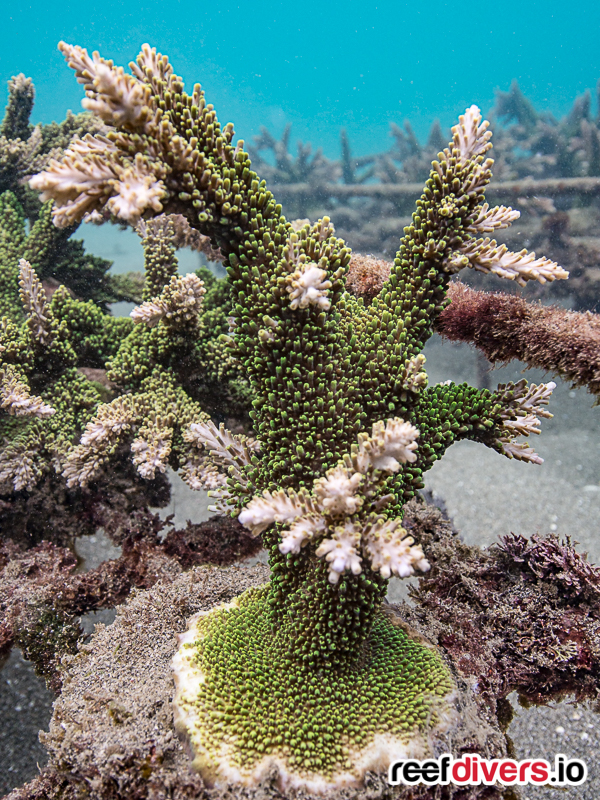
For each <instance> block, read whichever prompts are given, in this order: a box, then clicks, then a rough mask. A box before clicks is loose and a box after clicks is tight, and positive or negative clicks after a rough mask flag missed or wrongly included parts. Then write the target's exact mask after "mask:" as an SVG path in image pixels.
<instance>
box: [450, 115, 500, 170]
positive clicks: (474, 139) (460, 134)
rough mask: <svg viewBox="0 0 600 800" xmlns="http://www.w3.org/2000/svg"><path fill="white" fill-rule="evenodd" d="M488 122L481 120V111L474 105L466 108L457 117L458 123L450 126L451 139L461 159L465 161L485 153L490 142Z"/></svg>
mask: <svg viewBox="0 0 600 800" xmlns="http://www.w3.org/2000/svg"><path fill="white" fill-rule="evenodd" d="M489 127H490V123H489V122H488V121H487V120H483V122H482V121H481V111H480V110H479V108H478V107H477V106H475V105H473V106H470V107H469V108H467V110H466V111H465V113H464V114H461V115H460V116H459V118H458V125H454V127H453V128H452V141H453V144H454V147H455V148H456V149H457V150H458V151H459V153H460V155H461V157H462V159H463V161H465V162H467V161H470V160H471V159H473V158H477V156H482V155H485V153H487V151H488V150H489V149H490V148H491V146H492V144H491V142H490V139H491V138H492V132H491V131H489V130H488V128H489Z"/></svg>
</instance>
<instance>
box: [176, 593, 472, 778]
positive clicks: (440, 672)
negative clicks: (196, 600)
mask: <svg viewBox="0 0 600 800" xmlns="http://www.w3.org/2000/svg"><path fill="white" fill-rule="evenodd" d="M268 606H269V586H268V585H267V586H265V587H261V588H259V589H249V590H248V591H247V592H245V593H244V594H243V595H241V596H240V597H238V598H236V599H235V600H234V601H233V602H232V603H229V604H227V605H225V606H223V607H221V608H217V609H214V610H213V611H211V612H204V611H202V612H199V613H198V614H196V615H195V616H194V617H192V619H191V620H190V621H189V627H188V630H187V632H186V633H185V634H183V636H180V637H179V641H180V649H179V651H178V652H177V655H176V656H175V659H174V673H175V685H176V697H175V703H174V707H175V721H176V725H177V728H178V729H179V730H180V731H181V732H182V733H183V734H184V735H185V736H187V737H189V740H190V744H191V747H192V750H193V754H194V766H195V767H196V769H197V770H198V771H199V772H200V774H201V775H202V778H203V780H204V781H205V783H207V784H209V785H217V786H223V785H225V784H226V783H228V782H231V783H240V784H247V785H256V784H257V783H259V782H260V780H261V779H263V778H265V777H266V776H267V775H268V774H269V773H270V772H271V770H272V769H273V767H276V768H277V771H278V774H279V782H280V784H281V785H282V787H283V788H288V787H299V786H302V787H304V788H305V789H306V790H307V791H310V792H315V793H321V792H325V791H327V790H330V789H334V788H341V787H344V786H356V785H360V784H361V783H362V781H363V779H364V775H365V773H366V772H368V771H374V772H385V771H386V770H387V769H388V767H389V765H390V763H392V762H393V761H394V760H397V759H398V758H407V757H410V758H426V757H427V756H428V755H431V753H432V743H431V741H432V739H433V738H434V737H435V735H437V734H439V733H441V732H444V731H445V730H447V729H449V728H451V727H452V726H453V723H455V721H456V719H455V718H456V711H455V710H454V709H453V707H452V699H453V698H452V693H453V689H454V681H453V679H452V676H451V674H450V671H449V669H448V667H447V666H446V665H445V664H444V662H443V661H442V659H441V657H440V656H439V654H438V653H436V652H435V650H434V649H433V648H432V647H430V646H428V645H427V644H426V643H425V642H424V641H423V639H422V638H421V637H418V636H417V637H415V635H414V633H413V635H411V633H410V632H409V631H408V630H407V628H406V626H404V625H403V624H402V623H401V622H400V619H399V618H398V617H397V616H396V615H395V614H394V613H393V612H392V611H391V610H390V609H389V607H388V608H386V609H385V610H384V611H381V612H380V613H379V614H378V615H377V616H376V618H375V622H374V625H373V629H372V632H371V636H370V639H369V641H368V642H367V645H366V647H365V648H364V651H363V653H361V657H360V658H358V659H357V660H356V661H354V662H353V663H348V664H345V665H343V666H341V667H340V666H338V667H337V668H336V667H332V666H329V667H324V668H323V669H322V670H319V671H318V672H316V673H315V671H314V670H313V669H311V668H310V667H309V666H307V665H306V664H304V663H302V662H301V661H298V660H297V659H296V658H294V653H293V652H292V651H291V649H290V645H289V641H290V640H289V632H288V631H285V630H283V631H282V630H281V629H280V630H278V631H277V632H276V633H273V632H272V630H270V624H269V616H268Z"/></svg>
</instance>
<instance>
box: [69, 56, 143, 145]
mask: <svg viewBox="0 0 600 800" xmlns="http://www.w3.org/2000/svg"><path fill="white" fill-rule="evenodd" d="M58 47H59V50H60V51H61V53H62V54H63V55H64V57H65V58H66V59H67V63H68V64H69V66H70V67H71V69H73V70H75V74H76V76H77V81H78V82H79V83H82V84H84V86H85V93H86V98H85V100H83V101H82V105H83V107H84V108H86V109H87V110H88V111H92V112H93V113H94V114H97V115H98V116H99V117H100V118H101V119H102V120H103V121H104V122H106V123H107V124H108V125H112V126H114V127H125V128H128V129H129V130H132V131H144V130H145V127H146V123H147V122H148V120H149V119H150V116H151V115H150V108H149V107H150V105H151V93H150V87H149V86H146V85H145V84H144V83H143V82H142V81H140V80H139V79H138V78H137V77H135V76H133V75H126V74H125V72H124V71H123V68H122V67H115V66H114V65H113V62H112V61H107V60H106V59H104V58H102V57H101V56H100V54H99V53H97V52H94V53H93V54H92V57H91V58H90V56H89V55H88V52H87V50H85V49H84V48H83V47H79V46H78V45H70V44H67V43H66V42H60V43H59V45H58ZM146 47H147V45H146Z"/></svg>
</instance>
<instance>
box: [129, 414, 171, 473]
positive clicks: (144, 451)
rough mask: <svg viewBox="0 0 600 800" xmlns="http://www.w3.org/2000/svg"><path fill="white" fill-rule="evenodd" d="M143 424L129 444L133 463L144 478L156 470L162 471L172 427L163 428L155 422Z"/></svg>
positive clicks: (166, 458) (164, 467)
mask: <svg viewBox="0 0 600 800" xmlns="http://www.w3.org/2000/svg"><path fill="white" fill-rule="evenodd" d="M154 422H155V424H154V425H150V424H145V425H144V426H143V427H142V428H141V429H140V431H139V432H138V435H137V437H136V438H135V439H134V441H133V442H132V444H131V452H132V453H133V454H134V455H133V459H132V460H133V463H134V464H135V465H136V467H137V471H138V472H139V474H140V475H141V476H142V478H146V480H151V479H152V478H154V477H155V476H156V471H157V470H158V471H159V472H164V471H165V470H166V468H167V461H168V459H169V456H170V454H171V444H172V440H173V430H172V428H163V427H161V426H160V425H158V424H157V423H156V420H154Z"/></svg>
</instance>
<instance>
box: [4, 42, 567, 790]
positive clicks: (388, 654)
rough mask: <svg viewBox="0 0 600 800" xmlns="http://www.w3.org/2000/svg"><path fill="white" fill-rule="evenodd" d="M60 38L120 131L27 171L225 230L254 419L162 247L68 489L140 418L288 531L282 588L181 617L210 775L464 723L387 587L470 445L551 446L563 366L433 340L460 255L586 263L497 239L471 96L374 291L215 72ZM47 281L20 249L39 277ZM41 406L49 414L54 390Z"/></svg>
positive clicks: (506, 449) (537, 270)
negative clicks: (299, 219) (185, 379)
mask: <svg viewBox="0 0 600 800" xmlns="http://www.w3.org/2000/svg"><path fill="white" fill-rule="evenodd" d="M61 49H62V51H63V53H64V54H65V56H66V58H67V60H68V61H69V64H70V66H71V67H72V68H73V69H74V70H75V72H76V75H77V79H78V80H79V82H80V83H82V84H83V85H84V87H85V92H86V99H85V100H84V106H85V107H86V109H88V110H89V111H92V112H93V113H94V114H95V115H96V116H97V117H99V118H100V119H101V120H102V123H103V125H104V127H103V129H102V130H101V131H99V132H97V133H94V134H90V135H86V136H84V137H83V138H80V137H76V138H75V139H74V140H73V141H72V142H71V144H70V146H69V148H68V149H67V150H66V152H65V153H64V154H63V155H62V156H61V157H60V158H59V159H53V160H51V161H50V162H49V164H48V166H47V167H46V168H45V169H44V170H43V171H41V172H40V173H39V174H37V175H36V176H35V177H34V178H32V179H31V181H30V186H31V187H32V188H34V189H36V190H39V191H41V192H42V195H41V197H42V200H43V201H49V200H53V201H54V209H53V215H54V223H55V225H56V226H58V227H59V228H61V227H65V226H69V225H73V224H76V223H77V222H79V221H80V220H81V219H82V218H83V217H84V216H86V215H100V216H102V215H106V214H112V215H114V216H116V217H118V218H119V219H122V220H124V221H127V222H129V223H131V224H135V223H137V222H138V221H139V220H140V219H141V218H145V219H150V218H152V217H156V216H157V215H159V214H162V213H166V214H169V215H170V214H176V215H181V216H182V217H184V218H185V220H186V221H187V223H188V225H189V226H190V227H191V228H192V229H194V230H196V231H198V232H199V233H200V234H201V235H203V236H206V237H208V238H209V240H210V242H211V245H212V247H214V248H218V249H219V251H220V253H221V254H222V256H223V259H224V264H225V266H226V268H227V273H228V277H229V284H230V287H231V299H232V315H231V316H232V319H231V320H230V326H229V330H228V332H227V333H226V334H224V335H223V336H221V338H220V339H219V340H218V343H219V346H221V347H223V348H227V351H226V352H227V353H228V358H230V359H231V361H232V363H237V364H240V365H241V368H242V370H243V373H244V375H245V376H246V378H247V380H248V383H249V387H250V389H249V391H250V396H249V397H250V402H251V409H252V410H251V411H250V418H251V420H252V427H253V431H254V434H255V436H254V438H247V437H245V436H241V435H236V434H233V433H230V432H229V431H228V430H226V429H225V427H224V426H223V425H221V426H219V427H218V428H217V426H216V425H215V424H214V423H213V422H211V421H209V420H208V417H207V416H206V415H205V411H204V409H203V408H201V404H200V403H199V402H198V401H196V400H193V399H191V398H190V395H189V394H188V392H187V391H186V390H185V387H183V386H182V385H181V382H178V380H177V379H175V378H174V365H173V360H175V361H177V362H180V361H181V354H180V352H179V351H178V350H177V348H178V347H179V346H181V347H184V348H185V347H186V346H187V347H189V344H188V345H184V344H183V342H184V341H186V342H189V340H190V339H198V338H200V332H199V328H198V327H197V326H198V314H199V309H200V307H201V303H202V300H203V293H204V287H203V286H202V284H201V282H200V281H199V280H198V279H197V278H196V277H195V276H187V277H186V278H179V277H177V276H176V275H175V272H174V270H173V268H172V267H170V266H169V265H167V266H159V265H158V261H157V263H156V265H155V267H154V268H153V270H150V272H149V277H147V283H146V289H145V294H144V303H143V304H142V305H141V306H140V307H139V308H138V309H136V311H135V312H134V313H133V314H132V317H133V320H134V323H135V327H134V329H133V330H132V331H131V332H130V333H129V335H128V338H127V339H126V342H127V346H126V349H125V350H124V349H123V348H124V347H125V345H122V346H121V354H120V355H119V354H117V356H116V357H115V359H114V361H113V362H112V363H113V367H112V370H113V373H114V379H115V380H117V381H119V380H120V382H121V384H122V386H123V388H124V389H126V390H127V391H125V393H123V394H122V395H121V396H119V397H118V398H116V399H115V400H113V401H112V402H111V403H109V404H105V405H103V406H100V408H99V409H98V410H97V412H96V415H95V416H94V417H93V419H90V421H88V422H87V425H86V427H85V429H84V431H83V434H82V436H81V441H80V443H79V445H78V446H77V447H76V448H75V449H74V450H72V451H71V452H70V454H69V455H68V456H67V459H66V466H64V472H65V474H66V475H67V479H68V481H69V482H70V483H72V484H75V483H77V482H78V483H80V484H85V483H86V482H87V481H88V480H89V479H90V478H91V477H93V476H94V475H95V473H96V471H97V470H98V469H99V468H100V467H101V464H102V462H103V460H104V459H105V457H107V455H110V452H111V450H114V448H116V447H117V446H118V444H119V443H120V442H121V441H122V439H123V437H124V436H129V437H130V438H131V435H132V433H133V434H135V438H134V440H133V444H132V448H131V449H132V450H133V452H134V462H135V463H136V465H137V467H138V470H139V471H140V472H141V474H142V475H146V476H150V475H152V474H153V473H154V471H155V470H156V469H160V467H161V466H162V465H164V464H165V462H166V460H167V459H168V458H170V457H171V456H170V454H171V453H174V454H176V462H175V463H178V464H181V465H182V468H183V473H184V475H185V476H186V477H187V479H188V481H189V482H190V483H191V484H192V485H195V486H201V485H204V486H208V487H210V488H211V489H212V494H213V496H214V498H215V500H216V505H215V510H216V511H217V512H219V513H221V514H229V515H231V516H238V517H239V520H240V522H242V523H243V524H244V525H245V526H247V527H248V528H249V529H250V530H251V531H252V532H253V533H254V534H255V535H256V536H258V535H261V536H262V540H263V543H264V545H265V547H266V548H267V549H268V551H269V560H270V566H271V574H272V577H271V581H270V583H269V584H267V585H265V586H263V587H261V588H258V589H251V590H249V591H247V592H246V593H245V594H244V595H242V596H240V597H238V598H237V599H235V600H234V601H233V602H232V603H230V604H229V605H227V606H224V607H218V608H215V609H214V610H212V611H210V612H203V613H201V614H199V615H198V616H197V617H195V618H193V619H192V620H191V621H190V626H189V630H188V632H187V633H186V634H185V635H184V636H183V637H182V643H181V647H180V650H179V652H178V654H177V656H176V659H175V677H176V682H177V696H176V701H175V702H176V714H177V719H178V725H179V726H180V728H181V730H182V731H184V732H185V733H186V735H187V736H188V737H189V739H190V741H191V745H192V748H193V751H194V756H195V761H194V763H195V765H196V767H197V769H198V770H199V771H200V773H201V775H202V777H203V779H204V780H205V782H206V783H208V784H209V785H210V784H213V783H216V784H223V783H225V782H226V781H228V780H234V781H236V782H241V783H248V784H251V783H255V782H257V781H258V780H259V779H260V778H261V777H262V776H263V775H265V773H266V772H267V771H268V770H269V769H270V768H271V767H272V765H273V764H275V765H277V767H278V770H279V775H280V779H281V781H282V783H283V784H284V785H289V786H304V787H307V788H309V789H310V790H313V791H320V790H324V789H326V788H328V787H336V786H344V785H348V784H357V783H360V782H361V780H362V779H363V778H364V775H365V773H366V771H368V770H370V769H383V768H385V767H386V766H387V764H388V763H389V761H390V759H392V758H397V757H399V756H400V755H402V753H410V754H412V755H417V754H421V753H423V754H424V753H427V752H429V751H430V749H431V748H432V747H433V740H434V737H435V736H436V734H437V733H439V732H441V731H443V730H445V729H447V728H448V727H451V726H452V724H453V722H454V720H455V717H456V711H455V710H454V708H453V693H454V690H455V686H454V681H453V677H452V674H451V672H450V670H449V668H448V667H447V666H446V664H445V662H444V660H443V659H442V658H441V656H440V654H439V653H438V652H437V651H436V650H435V649H433V648H432V647H431V646H429V645H428V644H427V643H425V642H423V641H422V640H420V639H419V638H418V637H416V636H415V635H413V634H412V633H411V631H410V629H408V628H407V627H406V626H405V625H403V623H402V621H401V620H399V619H398V618H397V617H395V616H394V615H393V614H391V613H390V612H388V611H387V610H386V608H385V606H384V605H383V600H384V596H385V593H386V587H387V582H388V580H389V578H390V577H391V576H392V575H398V576H400V577H406V576H408V575H411V574H413V572H414V571H415V570H417V571H421V572H425V571H427V570H428V568H429V563H428V561H427V558H426V555H427V554H426V553H424V552H423V550H422V548H421V546H420V545H419V544H415V542H414V541H413V539H412V538H411V537H410V536H409V535H408V534H407V531H406V530H405V529H404V528H403V526H402V513H403V506H404V504H405V503H406V502H407V501H409V500H410V499H411V498H413V497H414V496H415V494H416V492H417V490H418V489H419V488H421V487H422V486H423V479H422V476H423V473H424V472H425V471H426V470H427V469H428V468H430V467H431V465H432V464H433V463H434V462H435V461H436V460H437V459H439V458H441V457H442V456H443V454H444V451H445V450H446V449H447V448H448V447H449V446H450V445H451V444H452V443H453V442H455V441H457V440H459V439H471V440H474V441H478V442H481V443H482V444H485V445H487V446H488V447H491V448H493V449H495V450H497V451H498V452H500V453H502V454H504V455H506V456H508V457H509V458H517V459H521V460H525V461H529V462H532V463H539V462H540V461H541V459H539V457H538V456H537V455H536V454H535V452H534V450H533V449H532V448H531V447H529V446H528V445H527V444H526V443H525V442H523V441H520V439H519V437H521V436H528V435H529V434H532V433H538V432H539V422H540V418H541V417H547V416H549V413H548V411H547V409H546V406H547V404H548V399H549V396H550V394H551V391H552V388H553V386H554V385H553V384H552V383H548V384H541V385H539V386H528V385H527V384H526V382H525V381H521V382H519V383H518V384H516V385H513V384H508V385H503V386H499V387H498V389H497V390H495V391H488V390H485V389H482V390H478V389H475V388H472V387H469V386H467V385H464V384H463V385H455V384H453V383H451V382H448V383H446V384H441V385H437V386H431V387H430V386H428V385H427V375H426V373H425V370H424V357H423V355H422V352H421V351H422V349H423V346H424V344H425V342H426V341H427V339H428V338H429V337H430V336H431V334H432V331H433V326H434V323H435V321H436V319H437V317H438V316H439V315H440V313H441V312H442V310H443V309H444V307H445V305H446V304H447V300H446V292H447V289H448V284H449V281H450V279H451V277H452V276H453V275H454V274H456V273H457V272H458V271H459V270H461V269H463V268H465V267H471V268H474V269H476V270H479V271H481V272H484V273H494V274H497V275H499V276H500V277H504V278H508V279H511V280H514V281H516V282H517V283H519V284H521V285H524V284H525V283H526V282H527V281H529V280H537V281H539V282H542V283H543V282H546V281H553V280H555V279H561V278H566V277H567V273H566V272H565V271H564V270H562V269H561V268H560V267H559V266H557V265H556V264H555V263H553V262H551V261H550V260H548V259H546V258H543V257H542V258H538V257H536V256H535V254H534V253H527V252H526V251H525V250H523V251H521V252H519V253H513V252H510V251H508V250H507V248H506V247H505V246H504V245H498V244H497V243H496V241H495V240H493V239H490V238H489V237H488V236H487V234H489V233H493V232H494V231H496V230H498V229H501V228H505V227H507V226H508V225H510V223H511V222H512V221H513V220H514V219H515V218H516V217H517V216H518V213H517V212H515V211H513V210H512V209H510V208H505V207H503V206H500V207H495V208H490V207H489V206H488V204H487V203H485V200H484V191H485V188H486V186H487V184H488V183H489V180H490V178H491V165H492V161H491V160H490V159H489V158H487V157H486V153H487V152H488V150H489V149H490V147H491V143H490V141H489V139H490V137H491V133H490V131H488V123H487V122H482V120H481V115H480V113H479V110H478V109H477V108H476V107H475V106H472V107H471V108H469V109H467V111H466V113H465V114H464V116H462V117H461V118H460V120H459V124H458V125H457V126H456V127H455V128H453V131H452V141H451V142H450V144H449V145H448V147H447V148H445V149H444V150H443V151H442V152H441V153H439V155H438V160H437V161H434V162H433V166H432V169H431V172H430V175H429V178H428V179H427V182H426V184H425V188H424V191H423V194H422V195H421V198H420V200H418V202H417V209H416V211H415V213H414V214H413V217H412V223H411V224H410V225H409V226H408V227H407V228H406V229H405V232H404V237H403V238H402V241H401V244H400V249H399V251H398V253H397V256H396V259H395V261H394V264H393V266H392V268H391V272H390V274H389V277H388V278H387V280H386V281H385V283H384V284H383V287H382V288H381V291H380V292H379V293H378V294H377V295H376V297H375V298H374V299H373V301H372V302H371V304H370V305H366V304H365V303H364V302H363V301H362V300H360V299H356V298H355V297H353V296H351V295H350V294H349V293H348V292H347V291H346V290H345V278H346V274H347V270H348V266H349V263H350V257H351V253H350V250H349V248H348V247H346V245H345V244H344V242H343V241H342V240H340V239H338V238H336V236H335V233H334V229H333V226H332V224H331V222H330V221H329V219H328V218H323V219H321V220H319V221H318V222H317V223H315V224H313V225H311V224H310V223H306V224H300V225H294V226H293V225H292V224H290V223H289V222H288V221H287V220H286V219H285V217H284V216H283V215H282V209H281V206H280V205H278V204H277V203H276V201H275V199H274V197H273V195H272V194H271V193H270V192H269V191H268V190H267V188H266V184H265V182H264V181H261V180H260V179H259V178H258V176H257V175H256V173H255V172H253V171H252V167H251V163H250V159H249V157H248V155H247V153H246V152H245V150H244V146H243V142H241V141H238V142H237V144H234V143H233V127H232V126H231V125H230V124H228V125H226V126H224V127H221V126H220V125H219V123H218V121H217V118H216V115H215V112H214V110H213V108H212V106H211V105H207V104H206V101H205V99H204V95H203V92H202V90H201V88H200V86H198V85H196V86H195V87H194V89H193V92H192V94H191V95H189V94H187V93H186V92H185V91H184V87H183V84H182V81H181V79H180V78H178V77H177V76H176V75H175V74H174V73H173V71H172V68H171V66H170V64H169V62H168V60H167V59H166V57H164V56H161V55H160V54H158V53H157V52H156V51H155V50H152V49H150V47H148V46H144V47H143V49H142V52H141V54H140V55H139V56H138V58H137V61H136V62H135V63H132V64H131V65H130V67H131V73H130V74H129V73H126V72H125V71H124V70H123V69H122V68H119V67H115V66H114V65H113V63H112V62H111V61H106V60H104V59H102V58H101V57H100V56H99V55H98V54H97V53H94V55H93V56H92V57H90V56H89V55H88V54H87V52H86V51H85V50H83V49H82V48H79V47H73V46H70V45H66V44H61ZM146 224H147V225H150V223H146ZM31 275H32V273H31V272H30V271H27V267H24V266H23V267H22V282H24V283H26V282H27V280H28V277H27V276H31ZM33 280H34V279H33V277H31V281H33ZM33 286H34V284H33V283H31V287H33ZM22 291H23V292H28V294H27V297H31V298H33V297H34V296H35V297H39V291H38V293H37V294H35V290H34V289H33V288H27V289H22ZM29 302H30V305H31V304H32V303H33V300H30V301H29ZM38 318H39V315H38ZM31 319H32V315H31V313H30V314H29V317H28V320H29V322H28V324H29V325H30V326H31V325H33V324H38V323H37V322H36V320H35V319H34V322H33V323H31ZM167 342H168V346H167V347H166V352H165V349H164V348H165V346H166V345H165V344H164V343H167ZM180 342H181V343H182V344H181V345H180V344H179V343H180ZM222 352H223V351H222ZM141 354H143V355H141ZM185 358H189V352H186V354H185ZM184 360H185V359H184ZM148 364H149V365H150V366H148ZM119 375H121V376H123V377H120V378H119ZM132 375H133V376H134V377H133V378H132V377H131V376H132ZM124 376H128V377H127V379H126V380H125V377H124ZM7 380H8V381H11V380H12V381H13V382H14V381H18V380H20V377H19V376H18V375H16V374H15V375H14V376H13V375H12V373H11V374H10V375H8V377H7ZM12 385H13V384H9V386H12ZM15 385H16V386H17V389H15V390H14V392H17V393H18V391H19V384H18V383H17V384H15ZM9 391H10V389H9ZM24 391H25V390H24V389H23V390H21V395H24ZM14 392H13V393H14ZM24 402H28V403H29V405H30V406H31V408H32V409H33V407H35V409H37V413H38V414H42V413H44V412H43V409H44V402H45V400H44V397H43V396H42V397H41V398H40V399H39V400H37V399H36V398H33V397H31V398H28V399H27V400H25V401H24ZM10 407H11V408H12V409H13V413H17V412H16V408H17V406H14V404H13V405H11V406H10ZM31 413H35V412H34V411H33V410H32V411H31Z"/></svg>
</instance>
